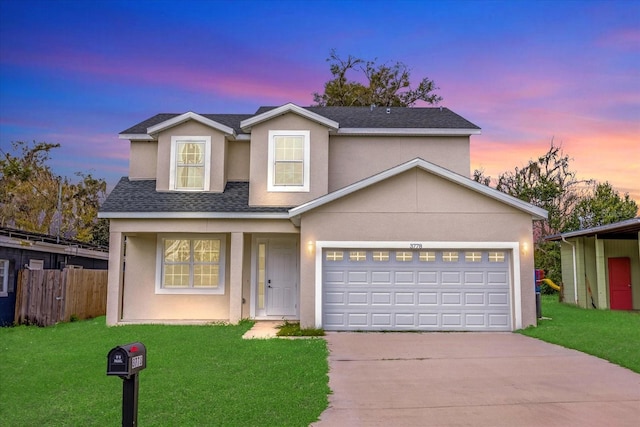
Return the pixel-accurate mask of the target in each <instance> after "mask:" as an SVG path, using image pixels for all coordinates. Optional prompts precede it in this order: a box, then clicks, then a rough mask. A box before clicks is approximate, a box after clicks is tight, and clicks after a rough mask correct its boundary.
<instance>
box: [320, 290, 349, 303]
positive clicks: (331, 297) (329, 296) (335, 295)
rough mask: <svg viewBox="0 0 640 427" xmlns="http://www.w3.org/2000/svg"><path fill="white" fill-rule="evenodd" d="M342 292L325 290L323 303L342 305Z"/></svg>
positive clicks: (343, 299)
mask: <svg viewBox="0 0 640 427" xmlns="http://www.w3.org/2000/svg"><path fill="white" fill-rule="evenodd" d="M344 295H345V293H344V292H326V293H325V296H324V298H325V303H326V304H328V305H335V304H338V305H344V301H345V298H344Z"/></svg>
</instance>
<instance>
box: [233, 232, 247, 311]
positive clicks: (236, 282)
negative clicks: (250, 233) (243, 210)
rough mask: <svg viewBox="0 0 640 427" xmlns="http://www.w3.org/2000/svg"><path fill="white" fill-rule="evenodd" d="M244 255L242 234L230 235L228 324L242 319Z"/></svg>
mask: <svg viewBox="0 0 640 427" xmlns="http://www.w3.org/2000/svg"><path fill="white" fill-rule="evenodd" d="M243 253H244V235H243V233H231V250H230V251H229V255H230V256H231V261H230V263H229V270H230V271H229V322H230V323H238V322H239V321H240V320H241V319H242V264H243V262H242V255H243Z"/></svg>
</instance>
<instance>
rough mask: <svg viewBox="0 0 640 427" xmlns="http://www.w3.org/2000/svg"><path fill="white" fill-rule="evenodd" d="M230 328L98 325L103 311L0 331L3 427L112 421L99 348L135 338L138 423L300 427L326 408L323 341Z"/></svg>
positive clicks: (103, 352)
mask: <svg viewBox="0 0 640 427" xmlns="http://www.w3.org/2000/svg"><path fill="white" fill-rule="evenodd" d="M250 327H251V323H250V322H243V323H241V324H240V325H237V326H223V325H207V326H161V325H130V326H121V327H114V328H107V327H106V326H105V319H104V317H100V318H96V319H92V320H87V321H80V322H74V323H66V324H58V325H55V326H52V327H48V328H38V327H35V326H20V327H14V328H0V360H1V361H2V363H0V378H1V382H2V385H1V386H0V402H2V411H1V412H2V425H3V426H36V425H38V426H80V425H81V426H115V425H119V424H120V419H121V410H122V406H121V405H122V380H121V379H120V378H118V377H116V376H109V377H107V376H106V362H107V353H108V352H109V350H110V349H112V348H113V347H115V346H116V345H120V344H126V343H129V342H134V341H141V342H142V343H144V344H145V346H146V348H147V368H146V369H145V370H143V371H142V372H140V374H139V378H140V386H139V387H140V388H139V399H138V423H139V425H145V426H169V425H171V426H203V425H216V426H307V425H309V424H310V423H311V422H313V421H315V420H317V419H318V417H319V416H320V413H321V412H322V411H323V410H324V409H325V408H326V407H327V404H328V400H327V394H328V393H329V387H328V376H327V373H328V362H327V356H328V351H327V348H326V343H325V341H324V340H317V339H311V340H277V339H272V340H242V339H241V336H242V334H243V333H244V332H246V331H247V330H248V329H249V328H250Z"/></svg>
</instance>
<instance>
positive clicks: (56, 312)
mask: <svg viewBox="0 0 640 427" xmlns="http://www.w3.org/2000/svg"><path fill="white" fill-rule="evenodd" d="M106 308H107V270H85V269H64V270H62V271H60V270H20V272H19V274H18V288H17V289H16V316H15V319H16V320H15V321H16V323H17V324H18V325H20V324H35V325H39V326H49V325H53V324H55V323H58V322H68V321H70V320H71V317H72V316H73V317H74V318H77V319H89V318H92V317H96V316H102V315H104V314H105V313H106Z"/></svg>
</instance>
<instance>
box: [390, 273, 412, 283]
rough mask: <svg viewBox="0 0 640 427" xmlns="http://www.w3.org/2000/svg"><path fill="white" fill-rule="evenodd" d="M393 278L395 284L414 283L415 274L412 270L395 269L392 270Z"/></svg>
mask: <svg viewBox="0 0 640 427" xmlns="http://www.w3.org/2000/svg"><path fill="white" fill-rule="evenodd" d="M394 280H395V283H396V284H399V285H403V284H414V283H415V281H416V276H415V273H414V272H413V271H396V272H394Z"/></svg>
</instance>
